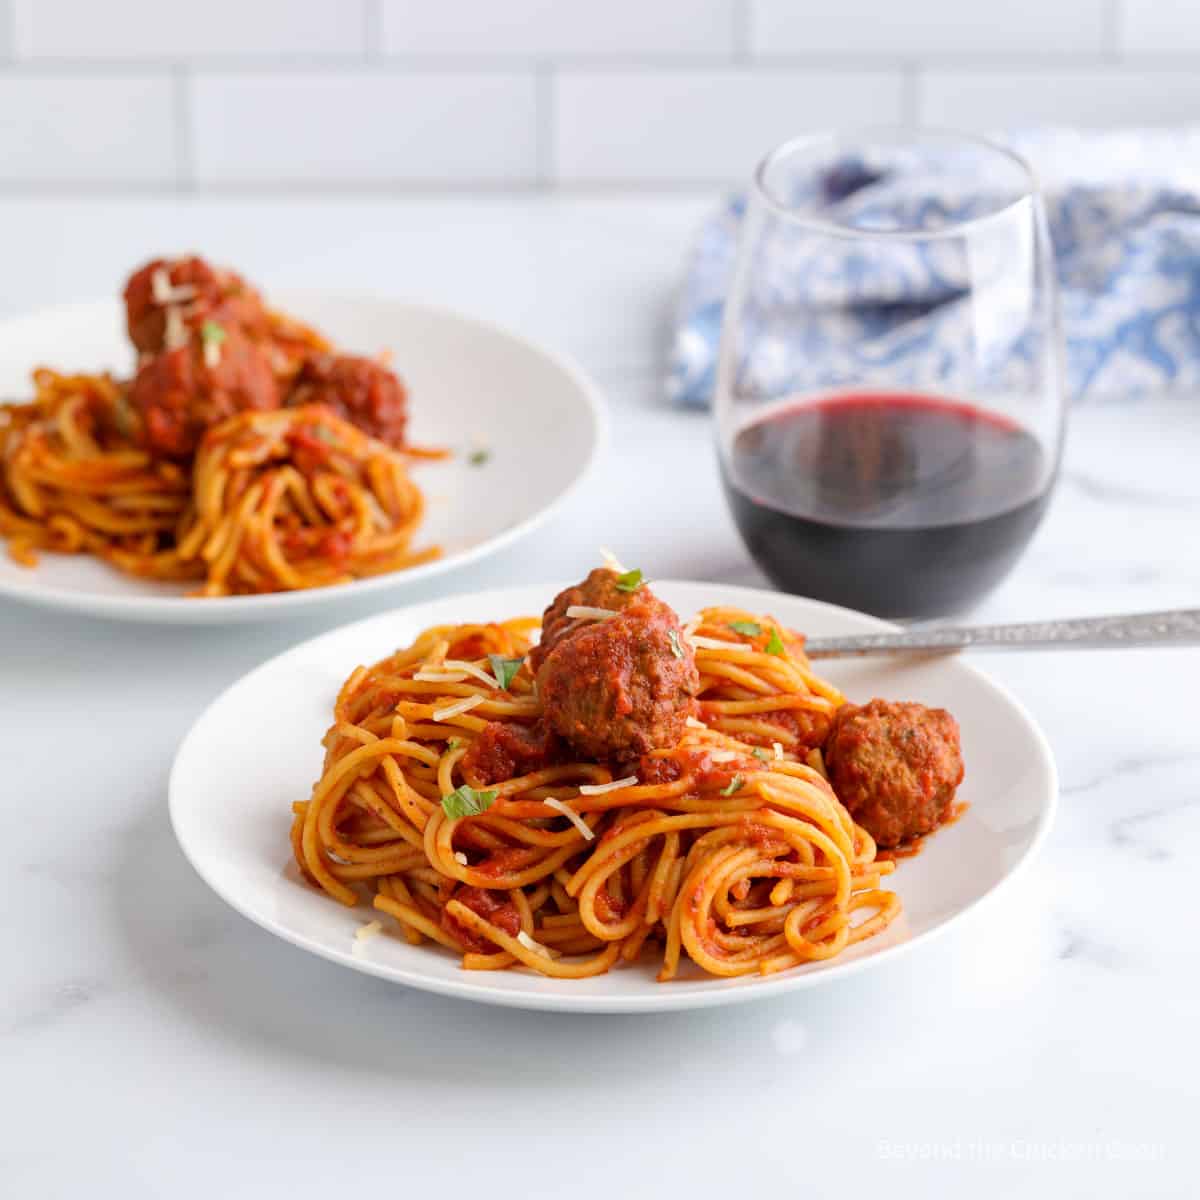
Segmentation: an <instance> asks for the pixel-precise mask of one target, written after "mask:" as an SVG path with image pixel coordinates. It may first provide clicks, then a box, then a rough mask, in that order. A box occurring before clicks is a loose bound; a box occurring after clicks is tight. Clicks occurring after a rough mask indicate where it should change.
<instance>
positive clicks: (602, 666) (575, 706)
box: [537, 572, 700, 762]
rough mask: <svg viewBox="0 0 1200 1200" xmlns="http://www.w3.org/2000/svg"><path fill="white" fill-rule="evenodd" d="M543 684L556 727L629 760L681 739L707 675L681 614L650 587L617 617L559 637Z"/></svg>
mask: <svg viewBox="0 0 1200 1200" xmlns="http://www.w3.org/2000/svg"><path fill="white" fill-rule="evenodd" d="M594 574H595V572H593V575H594ZM610 574H611V572H610ZM572 590H574V589H572ZM559 599H561V597H560V598H559ZM556 603H557V602H556ZM537 685H538V694H539V695H540V697H541V700H542V704H543V706H544V709H545V714H546V723H547V724H548V725H549V726H550V728H551V729H552V730H554V732H555V733H557V734H559V735H560V736H561V737H563V738H566V740H567V741H569V742H570V743H571V745H572V746H574V747H575V749H576V750H578V751H579V752H581V753H582V754H584V755H587V756H588V757H590V758H594V759H606V760H613V761H616V762H627V761H629V760H631V759H635V758H637V757H638V756H639V755H642V754H647V753H648V752H649V751H651V750H659V749H665V748H669V747H672V746H675V745H677V744H678V742H679V739H680V738H681V737H682V736H683V730H684V726H685V725H686V723H687V718H688V717H689V716H690V715H691V714H692V713H693V711H694V709H695V699H694V697H695V695H696V693H697V691H699V688H700V675H699V672H698V671H697V670H696V660H695V658H694V657H693V655H692V651H691V647H690V646H689V645H688V644H687V642H686V641H685V640H684V638H683V636H682V631H681V629H680V626H679V618H678V617H677V616H676V615H675V613H674V612H673V611H672V610H671V608H670V607H668V606H667V605H666V604H664V603H663V602H662V601H661V600H659V599H657V598H656V597H655V596H653V595H651V594H650V592H649V589H648V588H644V587H643V588H640V589H639V590H638V592H637V593H636V594H635V598H634V599H633V601H632V602H630V603H626V605H625V607H624V609H623V611H621V612H620V613H619V614H618V615H617V616H615V617H609V618H607V619H605V620H601V621H590V622H588V623H587V624H586V625H581V626H578V627H575V628H572V629H570V631H569V632H564V633H563V634H562V635H561V636H559V637H558V638H557V639H554V640H553V641H552V645H551V648H550V650H549V652H548V653H546V654H545V656H544V657H543V659H542V663H541V666H540V667H539V668H538V672H537Z"/></svg>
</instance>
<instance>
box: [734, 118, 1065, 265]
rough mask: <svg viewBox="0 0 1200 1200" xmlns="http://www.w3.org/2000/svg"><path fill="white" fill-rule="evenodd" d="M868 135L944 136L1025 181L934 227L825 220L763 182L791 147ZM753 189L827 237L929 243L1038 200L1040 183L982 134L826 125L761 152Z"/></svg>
mask: <svg viewBox="0 0 1200 1200" xmlns="http://www.w3.org/2000/svg"><path fill="white" fill-rule="evenodd" d="M871 136H875V137H893V138H907V139H908V140H910V141H912V142H913V143H916V142H919V141H922V140H924V139H930V138H933V139H936V138H948V139H951V140H953V141H956V142H959V143H960V144H963V145H968V146H975V147H976V148H978V149H983V150H987V151H989V152H990V153H992V154H995V155H997V156H998V157H1000V158H1005V159H1007V160H1008V161H1009V162H1010V163H1011V164H1012V165H1013V166H1015V167H1016V168H1017V170H1018V171H1020V172H1021V174H1022V175H1023V176H1024V179H1025V184H1024V186H1023V187H1022V188H1021V190H1020V192H1019V194H1018V195H1015V196H1014V197H1013V198H1012V199H1011V200H1009V201H1008V202H1007V203H1005V204H1002V205H1000V206H999V207H998V208H995V209H993V210H992V211H991V212H986V213H980V214H978V215H976V216H973V217H967V218H965V219H963V220H959V221H951V222H949V223H947V224H946V225H943V226H941V227H939V228H937V229H857V228H855V227H854V226H853V225H846V224H844V223H843V222H841V221H836V220H829V219H827V218H824V217H818V216H811V215H809V214H806V213H801V212H799V211H798V210H797V209H796V208H795V207H794V206H793V205H791V204H788V203H787V202H786V201H785V200H782V199H781V198H780V197H779V196H778V195H777V194H776V193H775V192H774V191H773V190H772V189H771V187H770V185H769V184H768V183H767V172H768V171H769V170H770V169H771V167H772V166H774V165H775V163H777V162H779V161H780V160H781V159H783V158H785V157H787V156H788V155H789V154H794V153H795V152H796V151H798V150H802V149H805V148H812V147H816V146H819V145H821V144H822V143H826V144H832V143H834V142H836V141H838V140H840V139H843V138H847V139H854V138H869V137H871ZM754 189H755V191H756V193H757V195H758V199H759V201H760V202H761V203H762V204H764V205H766V207H767V208H769V209H770V210H771V211H772V212H774V213H775V214H776V215H778V216H780V217H783V218H784V219H786V220H788V221H792V222H794V223H795V224H796V225H801V226H804V227H806V228H808V229H811V230H813V231H814V232H817V233H821V234H824V235H826V236H830V237H841V238H848V239H851V240H854V239H860V238H861V239H863V240H869V241H880V240H884V239H886V240H891V241H909V242H925V241H932V240H933V239H935V238H948V237H959V236H962V235H963V234H964V233H968V232H970V231H971V230H972V229H973V228H978V227H979V226H981V225H986V224H990V223H991V222H993V221H995V220H997V219H998V218H1002V217H1004V216H1005V215H1006V214H1008V213H1011V212H1012V211H1013V210H1014V209H1015V208H1016V207H1017V206H1018V205H1020V204H1022V203H1024V202H1025V201H1027V200H1030V199H1033V200H1035V201H1040V200H1041V198H1042V185H1041V181H1040V180H1039V179H1038V175H1037V172H1036V171H1035V170H1034V169H1033V166H1032V164H1031V163H1030V162H1029V160H1028V159H1027V158H1025V157H1024V155H1021V154H1018V153H1017V151H1015V150H1013V149H1012V148H1011V147H1009V146H1005V145H1004V144H1003V143H1001V142H998V141H995V140H993V139H992V138H989V137H984V136H983V135H982V134H976V133H964V132H963V131H962V130H959V129H947V128H943V127H940V126H932V125H866V126H859V127H854V128H849V129H831V130H826V131H825V132H823V133H802V134H799V135H797V136H796V137H792V138H788V140H787V141H785V142H781V143H780V144H779V145H778V146H776V147H775V148H774V149H772V150H770V151H769V152H768V153H767V154H766V155H764V156H763V158H762V159H761V160H760V161H759V164H758V166H757V167H756V168H755V170H754Z"/></svg>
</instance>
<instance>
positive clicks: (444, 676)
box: [413, 670, 467, 683]
mask: <svg viewBox="0 0 1200 1200" xmlns="http://www.w3.org/2000/svg"><path fill="white" fill-rule="evenodd" d="M466 678H467V677H466V675H465V674H464V673H463V672H462V671H430V670H424V671H418V672H417V673H416V674H415V675H414V676H413V679H415V680H416V681H417V682H418V683H462V682H463V681H464V680H465V679H466Z"/></svg>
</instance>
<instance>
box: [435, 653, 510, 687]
mask: <svg viewBox="0 0 1200 1200" xmlns="http://www.w3.org/2000/svg"><path fill="white" fill-rule="evenodd" d="M442 666H444V667H445V668H446V669H447V670H451V671H465V672H466V673H467V674H468V675H473V676H474V677H475V678H476V679H478V680H479V681H480V682H482V683H486V684H487V685H488V687H491V688H498V687H499V686H500V684H499V683H498V682H497V681H496V677H495V676H494V675H489V674H488V673H487V672H486V671H484V670H483V669H482V668H480V667H477V666H476V665H475V664H474V663H469V662H464V661H463V660H462V659H461V658H448V659H446V661H445V662H444V663H443V664H442Z"/></svg>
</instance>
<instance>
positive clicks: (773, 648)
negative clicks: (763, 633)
mask: <svg viewBox="0 0 1200 1200" xmlns="http://www.w3.org/2000/svg"><path fill="white" fill-rule="evenodd" d="M785 650H786V647H785V646H784V644H783V638H781V637H780V636H779V630H778V629H776V628H775V627H774V626H772V627H771V640H770V641H769V642H768V643H767V653H768V654H783V653H784V652H785Z"/></svg>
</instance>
